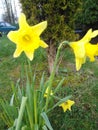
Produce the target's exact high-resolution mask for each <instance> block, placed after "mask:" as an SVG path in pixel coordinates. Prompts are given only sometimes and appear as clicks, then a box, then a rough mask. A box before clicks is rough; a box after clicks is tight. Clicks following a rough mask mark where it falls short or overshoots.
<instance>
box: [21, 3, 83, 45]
mask: <svg viewBox="0 0 98 130" xmlns="http://www.w3.org/2000/svg"><path fill="white" fill-rule="evenodd" d="M20 2H21V3H22V9H23V12H24V13H25V14H26V16H27V20H28V21H29V23H30V24H35V23H38V22H40V21H43V20H47V21H48V28H47V30H46V31H45V33H44V39H46V41H47V43H48V44H50V42H51V43H53V44H55V43H59V42H61V41H63V40H72V39H75V34H74V31H73V30H74V21H75V18H76V17H75V16H76V13H77V12H78V9H79V6H80V4H81V0H74V1H73V0H68V1H67V0H25V1H24V0H20Z"/></svg>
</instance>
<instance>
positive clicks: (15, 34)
mask: <svg viewBox="0 0 98 130" xmlns="http://www.w3.org/2000/svg"><path fill="white" fill-rule="evenodd" d="M7 37H8V38H9V39H10V40H11V41H13V42H15V43H17V42H18V37H19V31H10V32H9V33H8V35H7Z"/></svg>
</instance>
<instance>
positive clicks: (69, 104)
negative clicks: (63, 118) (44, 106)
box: [59, 100, 75, 112]
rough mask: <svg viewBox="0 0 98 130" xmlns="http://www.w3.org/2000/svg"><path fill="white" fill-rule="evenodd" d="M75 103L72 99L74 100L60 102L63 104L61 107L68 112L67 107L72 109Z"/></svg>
mask: <svg viewBox="0 0 98 130" xmlns="http://www.w3.org/2000/svg"><path fill="white" fill-rule="evenodd" d="M74 103H75V102H74V101H72V100H67V101H66V102H64V103H62V104H60V105H59V106H61V107H62V108H63V110H64V112H66V111H67V109H68V110H70V111H71V106H72V105H73V104H74Z"/></svg>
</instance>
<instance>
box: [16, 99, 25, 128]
mask: <svg viewBox="0 0 98 130" xmlns="http://www.w3.org/2000/svg"><path fill="white" fill-rule="evenodd" d="M26 101H27V97H22V101H21V106H20V110H19V115H18V119H17V123H16V129H15V130H20V126H21V123H22V118H23V114H24V110H25V106H26Z"/></svg>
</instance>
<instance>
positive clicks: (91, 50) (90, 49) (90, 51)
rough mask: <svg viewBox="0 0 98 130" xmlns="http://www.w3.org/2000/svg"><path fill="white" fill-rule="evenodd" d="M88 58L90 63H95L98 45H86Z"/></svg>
mask: <svg viewBox="0 0 98 130" xmlns="http://www.w3.org/2000/svg"><path fill="white" fill-rule="evenodd" d="M85 51H86V56H87V57H89V58H90V61H95V56H98V44H91V43H87V44H85Z"/></svg>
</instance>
